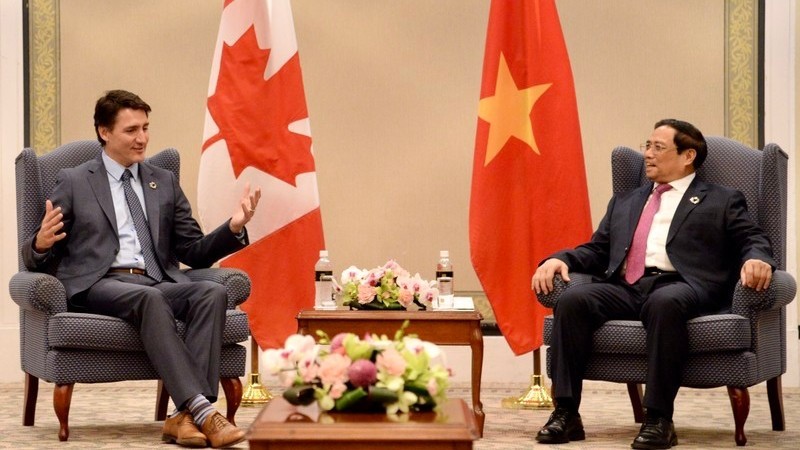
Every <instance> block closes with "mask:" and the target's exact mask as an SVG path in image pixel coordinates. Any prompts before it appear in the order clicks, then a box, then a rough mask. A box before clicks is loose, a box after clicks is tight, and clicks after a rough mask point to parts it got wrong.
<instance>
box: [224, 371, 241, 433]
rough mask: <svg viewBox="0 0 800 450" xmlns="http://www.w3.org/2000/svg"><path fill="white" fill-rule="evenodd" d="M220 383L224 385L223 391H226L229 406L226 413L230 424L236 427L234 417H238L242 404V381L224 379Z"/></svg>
mask: <svg viewBox="0 0 800 450" xmlns="http://www.w3.org/2000/svg"><path fill="white" fill-rule="evenodd" d="M220 382H221V383H222V390H223V391H225V401H226V402H227V404H228V409H227V411H226V415H227V419H228V422H230V423H232V424H233V425H236V422H235V421H234V416H236V411H237V410H238V409H239V405H241V404H242V393H243V391H242V380H240V379H239V377H232V378H222V379H221V380H220Z"/></svg>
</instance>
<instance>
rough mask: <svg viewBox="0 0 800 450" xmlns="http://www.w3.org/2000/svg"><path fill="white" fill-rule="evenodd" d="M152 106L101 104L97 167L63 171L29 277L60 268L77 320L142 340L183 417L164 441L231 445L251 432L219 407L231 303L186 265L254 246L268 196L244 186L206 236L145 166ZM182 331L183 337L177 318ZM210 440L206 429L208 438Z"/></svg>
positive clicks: (158, 174)
mask: <svg viewBox="0 0 800 450" xmlns="http://www.w3.org/2000/svg"><path fill="white" fill-rule="evenodd" d="M149 113H150V106H149V105H148V104H147V103H145V102H144V101H143V100H142V99H141V98H139V97H138V96H137V95H135V94H133V93H130V92H127V91H121V90H114V91H109V92H107V93H106V94H105V95H104V96H103V97H101V98H100V99H99V100H98V101H97V103H96V105H95V114H94V122H95V131H96V133H97V138H98V140H99V141H100V143H101V144H102V146H103V151H102V153H101V154H100V155H99V156H98V157H97V159H95V160H92V161H88V162H86V163H84V164H81V165H80V166H78V167H75V168H71V169H65V170H62V171H60V172H59V174H58V177H57V181H56V185H55V187H54V188H53V192H52V193H51V195H50V198H49V199H48V200H47V201H46V204H45V214H44V218H43V219H42V224H41V226H40V227H39V229H38V230H37V231H36V232H35V233H34V234H33V235H32V236H31V237H30V238H29V240H28V241H27V243H26V245H23V246H22V254H23V259H24V261H25V265H26V266H27V267H28V269H30V270H32V271H43V270H53V269H54V270H55V276H56V277H57V278H58V279H59V280H60V281H61V282H62V283H63V284H64V287H65V289H66V292H67V296H68V298H69V304H70V308H71V309H73V310H78V311H84V312H91V313H96V314H104V315H109V316H114V317H119V318H121V319H124V320H126V321H128V322H130V323H132V324H133V325H134V326H135V327H136V328H137V329H138V330H139V335H140V337H141V339H142V343H143V345H144V349H145V352H146V353H147V355H148V357H149V358H150V361H151V362H152V364H153V367H154V368H155V369H156V371H157V372H158V374H159V376H161V378H162V380H163V381H164V384H165V386H166V388H167V391H168V392H169V394H170V396H171V397H172V399H173V401H174V403H175V405H176V406H177V409H176V411H175V412H174V413H173V414H172V415H171V416H170V417H169V418H167V420H166V421H165V423H164V429H163V432H162V437H163V439H164V440H165V441H169V442H175V443H178V444H180V445H184V446H189V447H205V446H206V445H211V446H212V447H215V448H216V447H227V446H230V445H233V444H235V443H237V442H240V441H242V440H243V439H244V430H241V429H239V428H237V427H235V426H234V425H232V424H231V423H229V422H228V421H227V420H226V419H225V418H224V417H223V416H222V415H221V414H220V413H219V412H217V411H216V409H214V407H213V405H212V404H211V402H214V401H216V399H217V393H218V389H219V357H220V352H221V348H222V332H223V329H224V326H225V310H226V307H227V294H226V291H225V288H224V287H223V286H222V285H219V284H217V283H213V282H210V281H208V282H191V281H190V280H189V278H188V277H187V276H186V275H185V274H183V273H182V272H181V271H180V270H179V268H178V267H177V265H175V264H174V263H172V261H170V256H171V255H173V254H174V255H175V256H176V257H177V258H178V260H179V261H180V262H182V263H184V264H186V265H188V266H190V267H195V268H198V267H209V266H211V265H212V264H214V262H216V261H217V260H218V259H220V258H222V257H224V256H226V255H228V254H230V253H233V252H234V251H237V250H239V249H241V248H243V247H244V246H246V245H247V244H248V239H247V232H246V230H245V228H244V227H245V224H247V223H248V222H249V221H250V219H251V218H252V217H253V214H254V213H255V210H256V206H257V205H258V201H259V198H260V197H261V191H260V189H255V190H254V191H253V192H251V191H250V188H249V187H248V188H247V189H246V192H245V193H244V195H243V197H242V198H241V200H240V202H239V205H237V207H236V208H235V210H234V213H233V215H232V217H231V219H230V220H228V221H227V222H226V223H224V224H222V225H221V226H220V227H219V228H217V229H216V230H214V231H212V232H211V233H208V234H206V235H204V234H203V232H202V231H201V230H200V227H199V226H198V224H197V222H196V221H195V220H194V218H192V211H191V206H190V205H189V201H188V200H187V199H186V196H185V195H184V194H183V191H182V190H181V188H180V185H179V184H178V179H177V178H176V177H175V175H174V174H173V173H172V172H170V171H168V170H164V169H161V168H158V167H155V166H153V165H151V164H148V163H146V162H144V159H145V151H146V149H147V143H148V141H149V126H150V123H149ZM176 318H177V319H180V320H182V321H184V322H185V323H186V333H185V338H184V339H181V338H180V337H179V336H178V334H177V330H176V327H175V319H176ZM201 430H202V431H201Z"/></svg>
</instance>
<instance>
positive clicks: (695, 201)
mask: <svg viewBox="0 0 800 450" xmlns="http://www.w3.org/2000/svg"><path fill="white" fill-rule="evenodd" d="M150 186H151V187H152V184H151V185H150ZM689 201H690V202H692V203H693V204H695V205H696V204H698V203H700V197H692V198H690V199H689Z"/></svg>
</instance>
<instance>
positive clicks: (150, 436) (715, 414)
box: [0, 382, 800, 450]
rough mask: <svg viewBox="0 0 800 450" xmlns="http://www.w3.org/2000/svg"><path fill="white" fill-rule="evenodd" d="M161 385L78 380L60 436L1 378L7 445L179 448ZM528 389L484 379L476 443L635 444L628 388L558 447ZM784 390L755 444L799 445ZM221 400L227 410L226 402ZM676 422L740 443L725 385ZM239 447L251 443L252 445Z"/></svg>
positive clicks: (794, 396)
mask: <svg viewBox="0 0 800 450" xmlns="http://www.w3.org/2000/svg"><path fill="white" fill-rule="evenodd" d="M155 385H156V384H155V382H124V383H109V384H97V385H76V387H75V391H74V394H73V397H72V408H71V412H70V430H71V435H70V439H69V441H68V442H59V441H58V437H57V433H58V421H57V419H56V417H55V414H54V413H53V408H52V385H50V384H47V383H41V385H40V387H39V400H38V405H37V411H36V413H37V414H36V426H34V427H23V426H22V425H21V423H22V418H21V411H22V383H21V382H20V383H11V384H9V383H6V384H0V398H2V399H3V406H4V408H3V409H2V412H0V448H13V449H86V448H104V449H111V448H161V449H170V450H171V449H177V448H178V447H176V446H174V445H167V444H163V443H162V442H161V441H160V436H161V422H154V421H153V420H152V418H153V407H154V405H155V391H156V388H155ZM270 388H271V390H272V391H273V392H274V393H277V392H279V390H278V388H276V387H273V386H270ZM526 389H527V385H524V384H519V383H515V384H511V385H507V386H506V385H499V384H489V385H484V387H483V391H482V400H483V403H484V410H485V412H486V429H485V434H484V438H483V439H482V440H480V441H477V442H475V445H474V448H475V449H477V450H517V449H520V450H521V449H526V450H527V449H530V448H532V447H539V448H554V449H563V450H567V449H624V448H630V442H631V441H632V440H633V438H634V436H635V435H636V432H637V431H638V429H639V427H638V426H637V425H636V424H635V423H634V422H633V417H632V414H631V412H630V405H629V403H628V397H627V394H626V391H625V389H624V386H622V385H618V384H611V383H595V382H591V383H588V384H587V387H586V393H585V396H584V405H583V407H582V408H581V413H582V415H583V419H584V424H585V426H586V438H587V439H586V441H583V442H573V443H570V444H565V445H558V446H555V445H554V446H540V445H536V443H535V441H534V439H533V438H534V436H535V433H536V430H537V429H538V427H540V426H541V425H542V424H544V422H545V421H546V420H547V417H548V416H549V414H550V411H549V410H532V411H531V410H511V409H504V408H502V407H501V401H502V399H503V398H506V397H517V396H519V395H521V394H522V393H524V392H525V391H526ZM783 395H784V407H785V411H786V429H787V431H784V432H775V431H772V429H771V425H770V419H769V408H768V405H767V396H766V389H765V388H763V387H755V388H752V389H751V392H750V397H751V411H750V417H749V419H748V421H747V426H746V428H745V431H746V432H747V436H748V439H749V440H748V447H749V448H763V449H767V448H770V449H797V448H800V389H796V388H785V389H784V393H783ZM451 397H454V398H464V399H468V398H469V389H468V386H466V385H462V384H459V385H457V386H455V387H454V388H453V389H452V390H451ZM467 403H470V402H469V401H467ZM217 406H218V407H219V408H220V409H221V410H223V411H224V400H221V401H220V402H219V404H218V405H217ZM257 413H258V408H255V407H242V408H241V409H240V410H239V413H238V414H237V416H236V417H237V421H238V423H239V425H240V426H248V425H249V424H250V423H251V422H252V421H253V419H254V418H255V416H256V414H257ZM675 426H676V429H677V432H678V438H679V441H680V445H679V447H678V449H679V450H689V449H716V448H734V447H735V443H734V440H733V418H732V414H731V409H730V403H729V401H728V397H727V394H726V391H725V389H711V390H694V389H682V390H681V393H680V394H679V397H678V401H677V404H676V414H675ZM236 448H241V449H244V448H247V444H246V443H242V444H239V445H238V446H237V447H236ZM354 450H357V449H354Z"/></svg>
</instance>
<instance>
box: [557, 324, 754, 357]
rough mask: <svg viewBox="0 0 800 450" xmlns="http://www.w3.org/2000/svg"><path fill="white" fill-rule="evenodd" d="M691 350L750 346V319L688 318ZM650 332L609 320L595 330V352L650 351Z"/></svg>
mask: <svg viewBox="0 0 800 450" xmlns="http://www.w3.org/2000/svg"><path fill="white" fill-rule="evenodd" d="M687 326H688V329H689V353H690V354H695V353H708V352H727V351H740V350H748V349H750V346H751V345H752V344H751V338H750V322H749V321H748V320H747V318H745V317H742V316H739V315H736V314H714V315H710V316H701V317H697V318H694V319H692V320H690V321H689V322H687ZM552 334H553V316H552V315H550V316H547V317H545V320H544V343H545V344H546V345H550V343H551V339H552ZM645 340H646V335H645V329H644V326H643V325H642V322H640V321H638V320H609V321H608V322H606V323H605V324H603V326H602V327H600V329H598V330H597V331H595V333H594V342H593V348H592V352H594V353H611V354H626V355H646V354H647V350H646V345H645Z"/></svg>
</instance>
